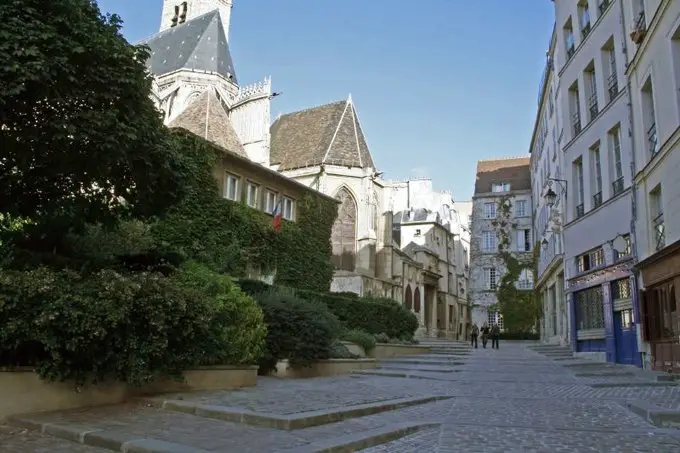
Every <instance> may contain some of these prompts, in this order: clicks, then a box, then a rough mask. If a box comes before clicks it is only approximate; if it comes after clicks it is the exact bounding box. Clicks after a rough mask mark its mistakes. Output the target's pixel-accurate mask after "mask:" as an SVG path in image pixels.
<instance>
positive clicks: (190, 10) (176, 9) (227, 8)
mask: <svg viewBox="0 0 680 453" xmlns="http://www.w3.org/2000/svg"><path fill="white" fill-rule="evenodd" d="M232 6H233V2H232V0H163V14H162V15H161V28H160V30H159V31H163V30H167V29H168V28H173V27H176V26H178V25H181V24H183V23H185V22H188V21H190V20H191V19H193V18H195V17H198V16H200V15H202V14H205V13H208V12H210V11H214V10H219V12H220V20H221V21H222V27H223V28H224V33H225V35H226V36H227V41H228V40H229V23H230V21H231V8H232Z"/></svg>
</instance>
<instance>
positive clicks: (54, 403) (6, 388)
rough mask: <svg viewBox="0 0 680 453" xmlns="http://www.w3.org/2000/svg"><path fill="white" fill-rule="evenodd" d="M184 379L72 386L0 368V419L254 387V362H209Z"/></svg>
mask: <svg viewBox="0 0 680 453" xmlns="http://www.w3.org/2000/svg"><path fill="white" fill-rule="evenodd" d="M184 377H185V382H176V381H172V380H168V379H160V380H158V381H155V382H152V383H150V384H148V385H145V386H142V387H132V386H129V385H126V384H124V383H121V382H115V381H114V382H103V383H100V384H97V385H93V384H91V385H87V386H85V387H83V388H79V389H76V388H75V386H74V384H73V383H70V382H49V381H45V380H42V379H40V377H39V376H38V375H37V374H36V373H35V372H34V371H33V369H32V368H15V369H11V370H6V369H0V402H1V403H0V422H2V421H3V420H4V419H5V418H6V417H7V416H9V415H13V414H25V413H32V412H44V411H57V410H65V409H75V408H79V407H89V406H101V405H105V404H116V403H121V402H123V401H126V400H128V399H130V398H134V397H139V396H145V395H154V394H159V393H171V392H188V391H196V390H226V389H233V388H239V387H254V386H255V384H256V379H257V367H256V366H211V367H201V368H198V369H196V370H189V371H186V372H185V373H184Z"/></svg>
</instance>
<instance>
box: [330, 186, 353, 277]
mask: <svg viewBox="0 0 680 453" xmlns="http://www.w3.org/2000/svg"><path fill="white" fill-rule="evenodd" d="M335 198H337V199H338V200H339V201H340V206H339V207H338V217H337V218H336V219H335V223H334V224H333V229H332V232H331V244H332V246H333V266H334V267H335V268H336V269H339V270H345V271H354V261H355V256H356V226H357V203H356V201H355V199H354V197H353V196H352V194H351V193H350V192H349V190H348V189H347V188H346V187H343V188H341V189H340V190H339V191H338V194H337V195H336V196H335Z"/></svg>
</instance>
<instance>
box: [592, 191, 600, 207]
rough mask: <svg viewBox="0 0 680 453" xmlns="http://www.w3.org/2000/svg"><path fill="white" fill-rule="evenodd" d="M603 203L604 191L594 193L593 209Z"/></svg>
mask: <svg viewBox="0 0 680 453" xmlns="http://www.w3.org/2000/svg"><path fill="white" fill-rule="evenodd" d="M601 204H602V191H600V192H598V193H596V194H595V195H593V209H595V208H597V207H598V206H600V205H601Z"/></svg>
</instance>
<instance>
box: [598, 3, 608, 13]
mask: <svg viewBox="0 0 680 453" xmlns="http://www.w3.org/2000/svg"><path fill="white" fill-rule="evenodd" d="M609 3H611V2H610V0H602V1H601V2H600V4H599V5H597V9H598V10H600V14H604V11H605V10H606V9H607V7H608V6H609Z"/></svg>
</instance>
